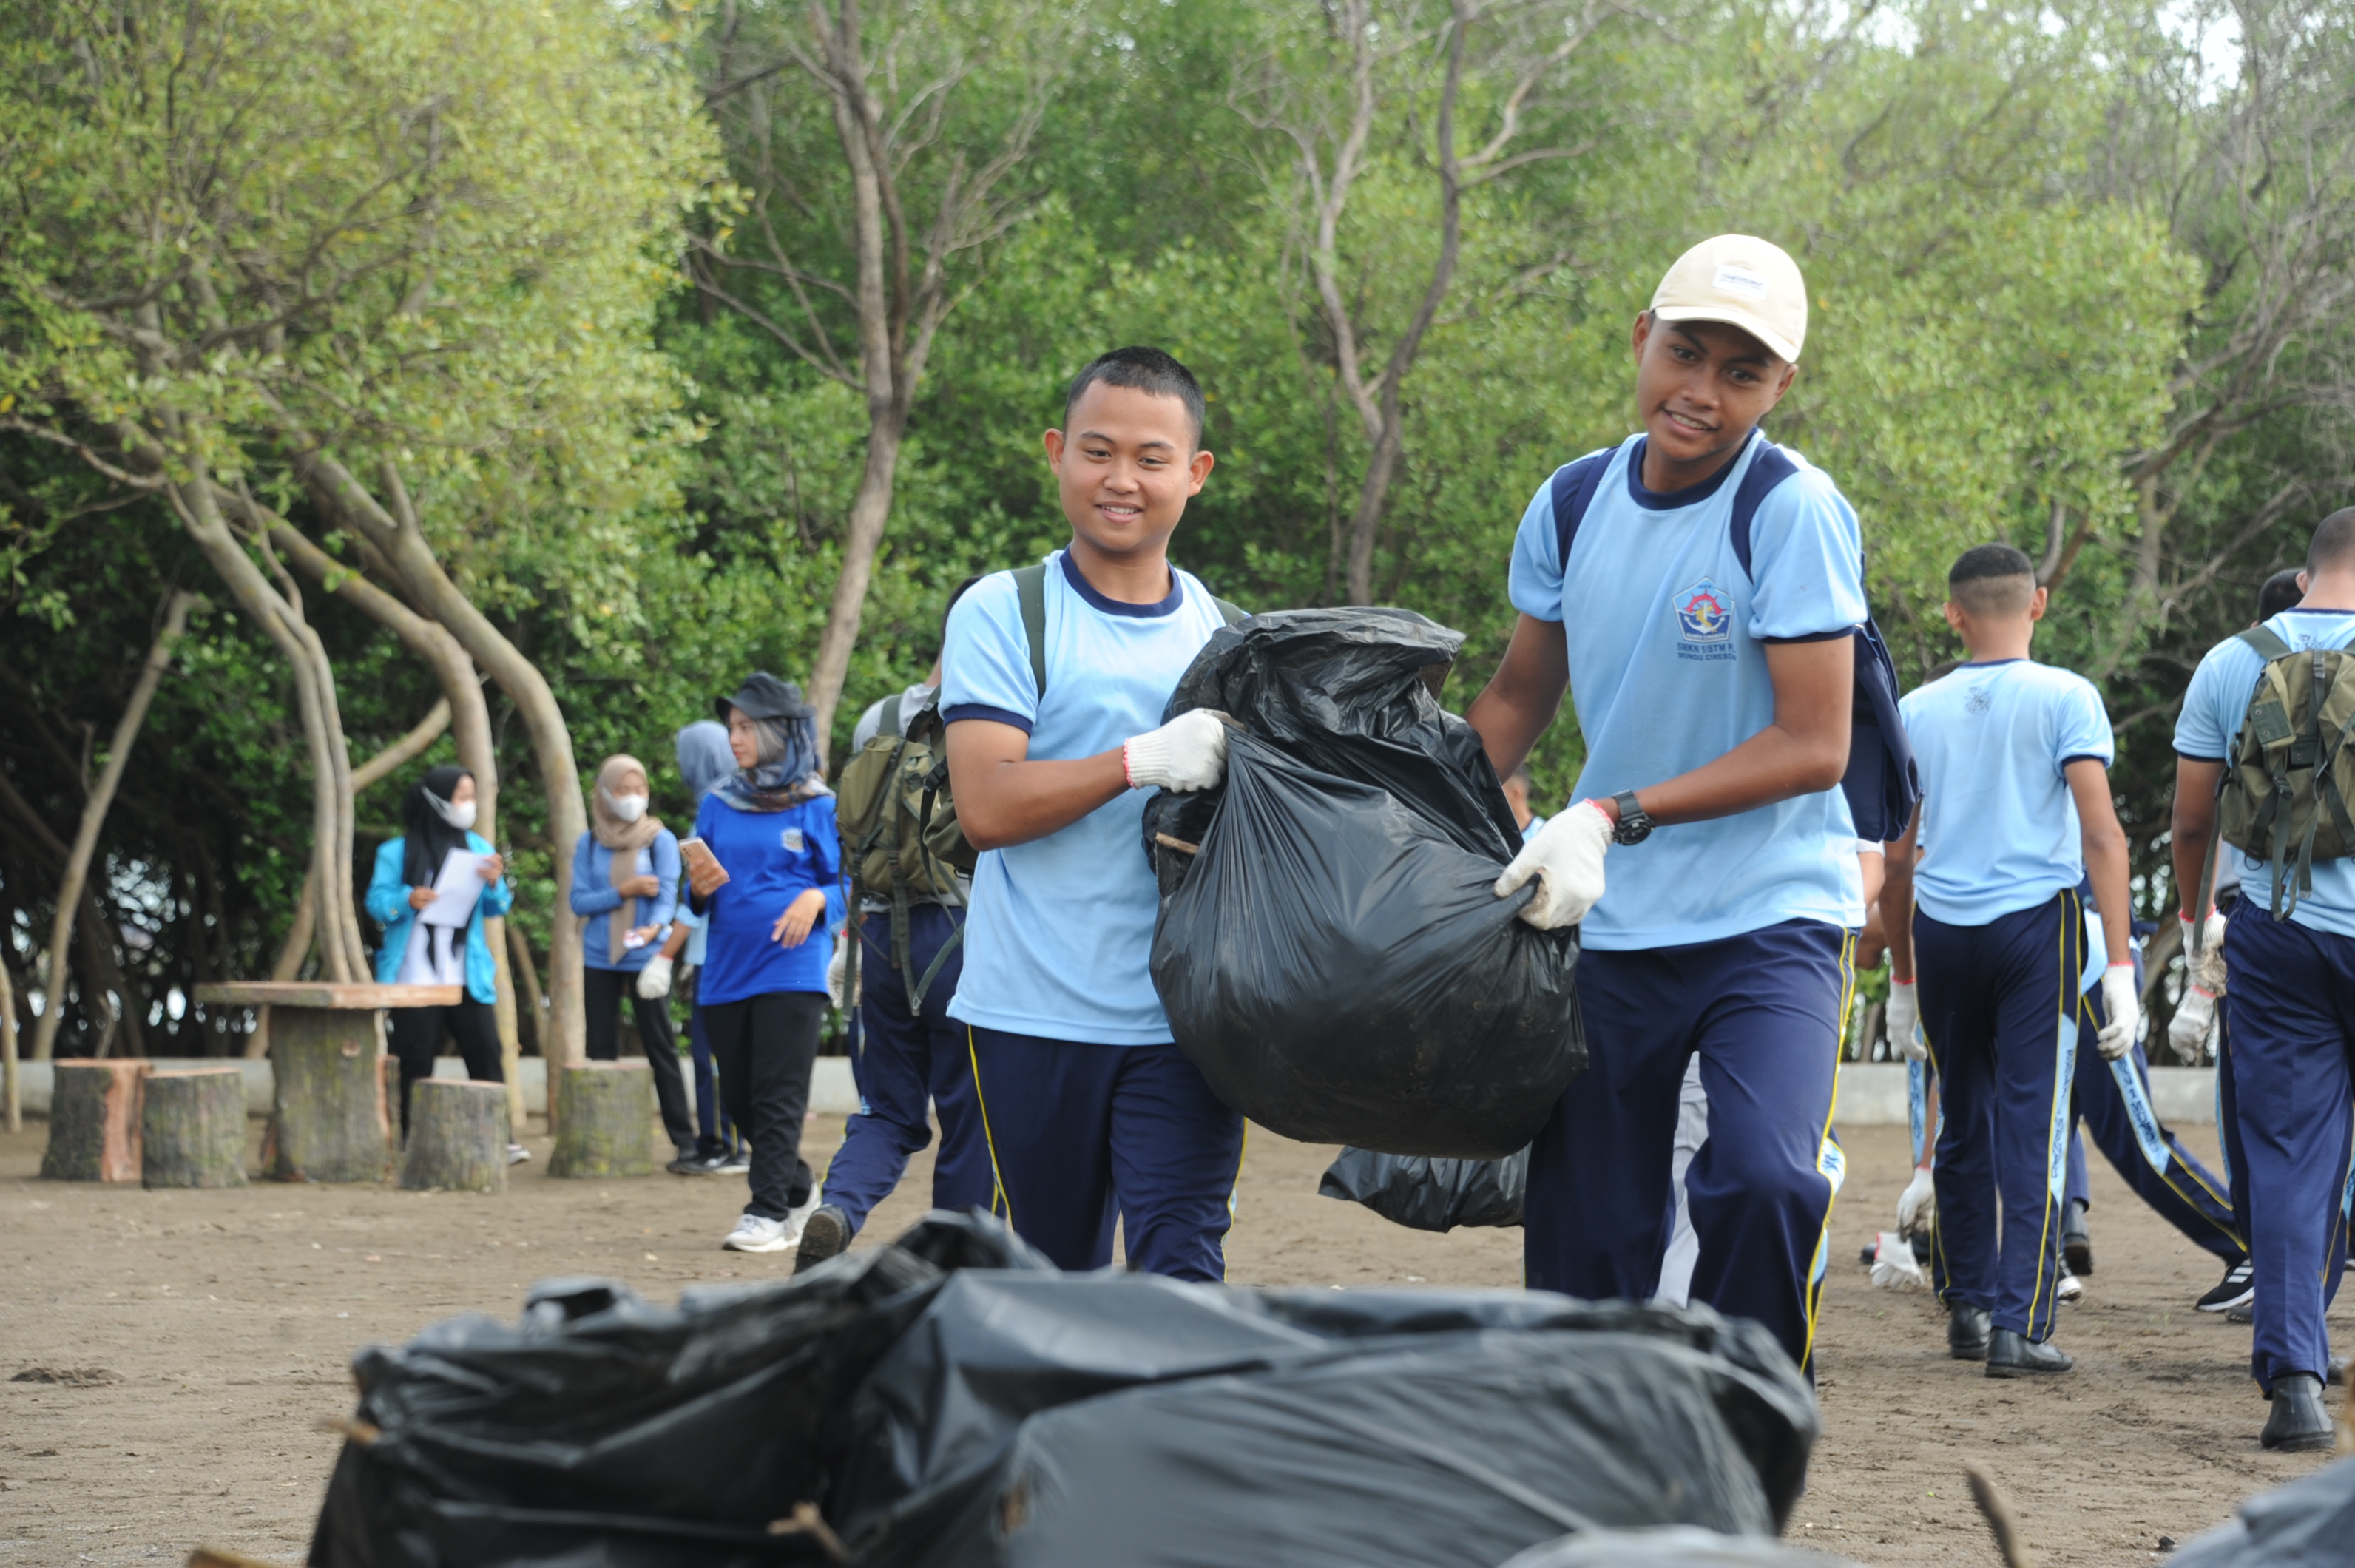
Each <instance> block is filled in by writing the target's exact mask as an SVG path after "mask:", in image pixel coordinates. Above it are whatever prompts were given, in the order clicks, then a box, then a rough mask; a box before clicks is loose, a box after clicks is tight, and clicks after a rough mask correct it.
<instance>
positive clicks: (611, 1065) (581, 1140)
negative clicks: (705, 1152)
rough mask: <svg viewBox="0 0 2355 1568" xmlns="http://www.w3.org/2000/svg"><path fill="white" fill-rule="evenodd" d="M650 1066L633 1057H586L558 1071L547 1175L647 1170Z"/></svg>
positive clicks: (651, 1127) (651, 1147) (651, 1150)
mask: <svg viewBox="0 0 2355 1568" xmlns="http://www.w3.org/2000/svg"><path fill="white" fill-rule="evenodd" d="M654 1095H655V1081H654V1072H653V1070H652V1069H651V1068H649V1067H648V1066H647V1065H646V1062H645V1058H644V1057H640V1058H639V1059H637V1060H636V1061H591V1062H587V1063H584V1064H583V1065H581V1066H579V1067H567V1068H564V1069H562V1070H561V1072H559V1074H558V1089H557V1104H558V1110H557V1118H556V1123H557V1125H556V1152H555V1153H554V1154H552V1155H550V1156H549V1161H548V1174H549V1175H550V1176H651V1175H653V1174H654V1168H655V1098H654Z"/></svg>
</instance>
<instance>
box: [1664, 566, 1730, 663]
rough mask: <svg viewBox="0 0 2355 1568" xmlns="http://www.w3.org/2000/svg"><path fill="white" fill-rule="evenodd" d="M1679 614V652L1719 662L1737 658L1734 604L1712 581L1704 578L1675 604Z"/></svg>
mask: <svg viewBox="0 0 2355 1568" xmlns="http://www.w3.org/2000/svg"><path fill="white" fill-rule="evenodd" d="M1672 603H1674V605H1675V607H1676V612H1677V652H1678V655H1679V656H1682V657H1685V658H1689V659H1700V660H1715V659H1731V658H1732V657H1733V603H1732V595H1730V594H1728V593H1726V592H1724V591H1723V590H1722V589H1721V588H1719V587H1718V585H1717V584H1716V583H1714V582H1711V581H1710V580H1709V579H1708V578H1706V577H1704V578H1702V579H1701V580H1700V581H1699V582H1696V583H1694V584H1693V585H1692V586H1691V587H1690V588H1688V589H1686V590H1684V592H1680V593H1678V595H1677V596H1676V597H1675V599H1674V600H1673V601H1672Z"/></svg>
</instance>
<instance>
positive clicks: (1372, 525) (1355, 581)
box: [1349, 387, 1405, 604]
mask: <svg viewBox="0 0 2355 1568" xmlns="http://www.w3.org/2000/svg"><path fill="white" fill-rule="evenodd" d="M1396 390H1397V389H1396V388H1395V387H1392V388H1391V389H1390V391H1391V395H1389V396H1385V397H1384V398H1383V399H1382V403H1383V414H1384V418H1383V421H1382V433H1381V436H1380V439H1379V440H1377V441H1376V442H1375V443H1374V451H1373V456H1372V459H1371V461H1369V463H1368V464H1366V477H1365V482H1364V483H1363V484H1362V485H1359V488H1358V509H1357V510H1356V511H1354V512H1352V513H1351V514H1349V603H1352V604H1370V603H1373V602H1374V539H1375V536H1376V535H1377V534H1378V533H1380V530H1381V524H1382V503H1383V502H1384V501H1385V500H1387V499H1388V498H1389V496H1390V492H1391V475H1393V474H1395V473H1396V472H1397V471H1398V460H1399V451H1400V448H1401V446H1403V445H1404V444H1405V443H1404V440H1403V438H1402V437H1401V432H1400V431H1399V410H1398V407H1397V403H1398V399H1397V397H1396V395H1395V394H1396Z"/></svg>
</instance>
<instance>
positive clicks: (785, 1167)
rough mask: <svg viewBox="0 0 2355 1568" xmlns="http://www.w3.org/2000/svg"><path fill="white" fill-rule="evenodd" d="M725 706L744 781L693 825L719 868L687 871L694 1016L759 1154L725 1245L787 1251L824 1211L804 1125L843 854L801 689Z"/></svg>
mask: <svg viewBox="0 0 2355 1568" xmlns="http://www.w3.org/2000/svg"><path fill="white" fill-rule="evenodd" d="M714 706H715V707H716V708H717V709H718V710H719V717H720V718H721V719H722V720H725V721H726V723H727V725H728V744H729V749H730V751H731V752H733V753H734V755H735V758H736V772H735V773H734V774H733V775H731V776H730V778H729V779H727V780H726V782H724V783H723V784H721V785H720V786H719V788H718V789H716V790H714V791H712V793H711V794H709V795H706V796H704V797H703V804H702V805H701V806H700V808H698V811H697V812H696V816H695V832H696V837H698V838H700V839H702V840H703V843H704V845H705V847H706V848H709V850H710V851H711V854H712V858H713V860H715V861H716V862H717V865H716V866H715V865H713V864H712V863H710V862H702V863H699V864H690V866H689V867H688V870H687V879H688V883H689V886H690V888H691V889H692V897H691V902H692V904H693V907H694V908H695V910H696V912H698V913H699V914H702V915H704V916H705V917H706V919H707V920H708V922H709V929H708V934H707V938H706V945H705V951H704V967H703V976H702V978H701V980H700V981H699V982H698V987H699V988H698V991H697V993H696V1011H697V1013H698V1014H699V1015H700V1016H701V1018H702V1019H703V1021H704V1030H705V1033H706V1035H707V1036H708V1037H709V1040H710V1041H711V1054H712V1058H713V1060H714V1061H717V1062H718V1064H719V1092H720V1097H721V1098H722V1099H723V1100H724V1101H725V1102H726V1103H727V1105H728V1115H729V1116H730V1119H732V1120H733V1121H734V1122H735V1124H736V1125H737V1126H738V1127H739V1128H741V1130H742V1131H743V1133H744V1134H745V1136H747V1137H749V1138H751V1142H752V1168H751V1172H750V1176H751V1188H752V1191H751V1201H750V1202H748V1203H747V1204H745V1206H744V1213H743V1217H742V1218H741V1219H740V1220H739V1221H737V1223H736V1228H735V1230H733V1231H732V1232H730V1233H729V1235H728V1237H727V1239H726V1240H725V1241H724V1242H722V1243H720V1244H721V1245H722V1246H726V1247H732V1248H734V1249H735V1250H736V1251H738V1252H745V1253H775V1252H784V1251H787V1250H788V1249H790V1248H793V1247H794V1246H797V1245H799V1244H800V1241H801V1228H802V1224H803V1222H804V1221H805V1220H806V1219H807V1218H808V1216H809V1211H810V1210H811V1209H813V1208H814V1207H815V1202H814V1200H813V1199H812V1197H811V1191H810V1189H811V1187H812V1186H813V1184H814V1182H813V1178H812V1176H811V1173H810V1168H809V1164H808V1162H807V1161H805V1160H804V1159H803V1158H802V1157H801V1143H802V1117H803V1115H804V1114H805V1112H807V1110H808V1109H809V1084H810V1068H811V1064H812V1063H813V1062H814V1061H815V1060H816V1057H817V1040H818V1030H819V1027H820V1026H821V1025H822V1024H823V1023H824V1022H825V1020H826V959H827V958H828V956H829V955H830V952H831V949H830V948H829V946H828V944H827V943H826V941H825V940H824V934H823V933H826V932H827V931H830V930H835V929H837V928H839V927H840V926H841V924H842V920H843V893H842V844H841V840H840V839H839V838H838V837H837V833H836V828H835V822H834V792H833V791H832V790H830V789H828V788H826V779H825V776H824V774H823V773H821V772H820V769H819V764H818V756H817V730H816V726H815V724H814V723H813V722H812V721H811V714H812V710H811V709H810V707H809V705H808V704H807V703H805V702H804V701H803V700H802V694H801V690H800V688H798V687H795V686H794V684H793V683H792V682H790V681H783V680H779V679H778V678H777V677H774V676H773V675H770V674H768V673H767V672H765V671H756V672H755V673H754V674H752V675H751V677H748V678H747V679H746V680H745V682H744V685H743V687H742V688H741V689H740V690H739V691H738V692H737V693H736V695H735V696H734V697H733V698H724V697H723V698H721V699H719V701H718V702H716V703H715V704H714Z"/></svg>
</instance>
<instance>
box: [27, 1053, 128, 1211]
mask: <svg viewBox="0 0 2355 1568" xmlns="http://www.w3.org/2000/svg"><path fill="white" fill-rule="evenodd" d="M147 1072H148V1068H147V1064H146V1063H145V1062H144V1061H60V1062H59V1063H58V1066H57V1076H56V1077H55V1078H54V1079H53V1080H52V1081H51V1085H50V1089H49V1147H48V1151H47V1152H46V1153H44V1154H43V1155H42V1156H41V1175H42V1177H43V1179H46V1180H50V1181H117V1182H123V1181H137V1180H138V1179H139V1165H140V1148H139V1133H140V1125H139V1091H140V1082H141V1080H143V1079H144V1078H145V1077H146V1076H147Z"/></svg>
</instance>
